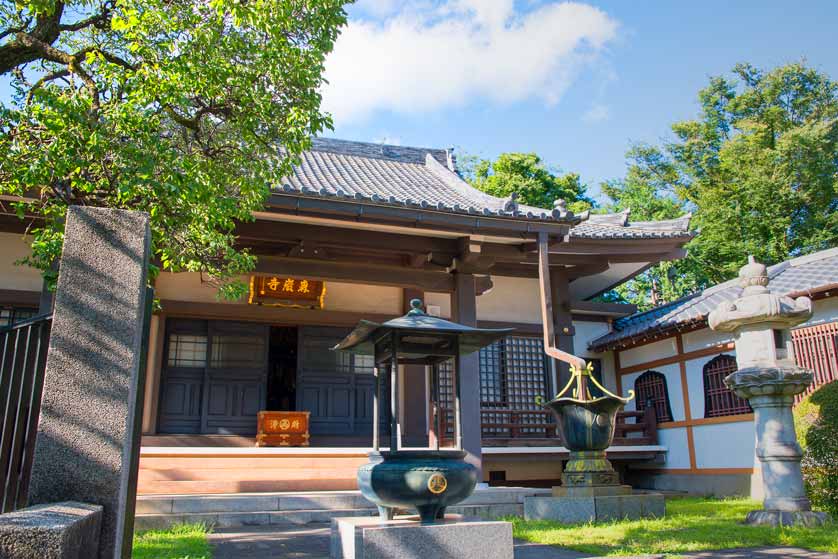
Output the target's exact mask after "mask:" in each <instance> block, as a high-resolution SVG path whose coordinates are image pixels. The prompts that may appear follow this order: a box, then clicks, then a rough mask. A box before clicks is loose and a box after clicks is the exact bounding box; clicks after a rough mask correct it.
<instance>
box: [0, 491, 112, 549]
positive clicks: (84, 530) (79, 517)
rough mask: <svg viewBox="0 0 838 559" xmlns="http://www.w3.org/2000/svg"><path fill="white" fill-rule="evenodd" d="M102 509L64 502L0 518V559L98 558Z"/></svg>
mask: <svg viewBox="0 0 838 559" xmlns="http://www.w3.org/2000/svg"><path fill="white" fill-rule="evenodd" d="M101 531H102V507H101V506H98V505H88V504H84V503H74V502H64V503H55V504H52V505H37V506H34V507H29V508H26V509H22V510H19V511H17V512H11V513H7V514H3V515H0V557H2V558H3V559H90V558H91V557H97V556H98V555H99V536H100V533H101Z"/></svg>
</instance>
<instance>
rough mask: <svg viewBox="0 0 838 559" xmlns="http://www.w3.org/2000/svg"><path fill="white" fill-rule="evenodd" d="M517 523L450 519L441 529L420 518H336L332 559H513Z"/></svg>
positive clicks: (332, 541) (333, 524)
mask: <svg viewBox="0 0 838 559" xmlns="http://www.w3.org/2000/svg"><path fill="white" fill-rule="evenodd" d="M512 553H513V549H512V524H511V523H509V522H500V521H484V520H478V519H469V518H464V517H460V516H457V515H447V516H446V519H445V521H443V522H440V523H437V524H421V523H419V521H418V517H416V516H412V517H397V518H396V519H394V520H391V521H389V522H381V521H380V520H379V519H378V518H336V519H334V520H333V521H332V540H331V558H332V559H392V558H394V557H398V558H399V559H430V558H437V557H439V558H442V557H445V558H446V559H512V556H513V555H512Z"/></svg>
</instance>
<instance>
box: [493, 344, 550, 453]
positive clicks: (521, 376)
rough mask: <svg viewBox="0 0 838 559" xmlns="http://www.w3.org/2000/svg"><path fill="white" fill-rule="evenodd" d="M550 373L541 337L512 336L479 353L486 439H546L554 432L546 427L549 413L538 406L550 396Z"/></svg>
mask: <svg viewBox="0 0 838 559" xmlns="http://www.w3.org/2000/svg"><path fill="white" fill-rule="evenodd" d="M548 371H549V368H548V366H547V361H546V359H545V356H544V351H543V347H542V342H541V339H540V338H528V337H522V336H509V337H507V338H505V339H504V340H501V341H498V342H495V343H494V344H492V345H491V346H488V347H485V348H483V349H482V350H480V396H481V407H482V409H481V419H482V423H483V436H484V437H501V438H511V437H518V436H525V437H526V436H528V437H533V436H538V437H544V436H547V431H548V430H549V431H552V429H545V427H544V424H545V422H548V423H549V422H551V421H552V420H551V417H550V414H548V413H544V412H543V410H542V409H541V407H540V406H539V405H538V404H536V398H537V397H538V396H541V397H543V398H549V396H550V394H549V392H550V383H549V380H548ZM536 424H538V425H540V426H538V427H527V425H536Z"/></svg>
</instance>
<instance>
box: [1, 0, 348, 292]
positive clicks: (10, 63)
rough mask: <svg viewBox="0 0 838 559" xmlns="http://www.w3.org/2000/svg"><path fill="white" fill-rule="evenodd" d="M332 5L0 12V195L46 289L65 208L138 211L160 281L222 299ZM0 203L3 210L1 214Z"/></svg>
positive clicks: (298, 108)
mask: <svg viewBox="0 0 838 559" xmlns="http://www.w3.org/2000/svg"><path fill="white" fill-rule="evenodd" d="M345 20H346V15H345V13H344V11H343V7H342V2H340V1H338V0H308V1H307V0H283V1H276V0H251V1H248V2H239V1H235V0H209V1H204V0H184V1H178V2H170V1H168V0H67V1H63V2H62V1H58V0H29V1H23V0H0V22H2V23H0V26H1V27H0V74H6V75H8V77H9V79H10V80H11V83H12V86H13V88H14V91H15V93H14V95H13V98H12V99H11V100H7V101H6V102H2V101H0V153H2V155H3V157H2V158H0V194H2V195H6V196H12V197H17V198H18V199H22V200H23V201H20V202H17V203H15V204H14V206H15V208H16V211H17V212H18V214H19V215H21V216H23V215H24V214H28V215H35V216H38V217H39V218H40V219H39V220H38V221H36V222H35V223H36V225H35V226H34V227H33V229H32V230H31V231H30V232H31V233H32V235H33V238H34V240H33V243H32V249H33V252H32V256H31V257H30V258H29V259H28V263H29V264H31V265H34V266H36V267H39V268H41V269H42V270H44V271H45V273H46V274H47V275H49V270H50V265H51V263H52V262H53V261H54V260H55V259H56V258H57V257H58V255H59V254H60V251H61V244H62V240H63V225H62V224H63V217H64V215H65V212H66V209H67V206H68V205H70V204H82V205H95V206H107V207H114V208H124V209H135V210H144V211H147V212H148V213H149V214H150V215H151V227H152V237H153V240H152V242H153V254H154V255H155V258H156V261H157V262H158V263H159V264H160V265H162V267H163V268H164V269H169V270H172V271H183V270H187V271H202V272H206V273H207V274H208V275H209V276H210V277H211V278H213V279H214V280H215V281H216V283H217V284H218V285H219V287H221V292H222V294H223V295H225V296H228V297H236V296H238V295H240V294H241V293H242V290H243V288H244V286H243V284H242V283H241V282H239V281H236V278H237V277H238V275H239V274H241V273H243V272H246V271H248V270H250V269H252V267H253V264H254V257H253V256H252V255H251V254H249V253H248V252H247V251H246V250H243V249H241V248H239V247H237V246H236V243H235V236H234V227H235V224H236V222H237V221H242V220H250V219H252V214H253V212H254V211H255V210H259V209H261V208H263V205H264V202H265V199H266V197H267V195H268V193H269V187H270V185H271V184H274V183H275V181H276V180H277V179H278V177H280V176H282V175H284V174H286V173H287V172H289V171H290V169H291V166H292V165H293V163H294V161H295V159H296V157H298V156H299V154H300V153H301V152H302V151H303V150H304V149H306V148H307V147H308V145H309V143H310V137H311V136H312V135H314V134H317V133H319V132H321V131H322V130H324V129H326V128H329V127H331V120H330V118H329V116H328V115H324V114H322V113H321V112H320V94H319V93H318V88H319V87H320V86H321V84H322V83H323V79H322V72H323V64H324V59H325V56H326V54H327V53H328V52H329V51H330V50H331V49H332V46H333V44H334V41H335V39H336V37H337V33H338V31H339V29H340V27H341V26H342V25H343V24H344V23H345ZM4 203H7V202H4Z"/></svg>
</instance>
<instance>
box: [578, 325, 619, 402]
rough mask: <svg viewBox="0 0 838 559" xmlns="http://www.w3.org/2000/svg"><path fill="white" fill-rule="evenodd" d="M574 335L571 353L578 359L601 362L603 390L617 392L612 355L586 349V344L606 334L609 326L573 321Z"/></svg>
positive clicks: (607, 352) (608, 352)
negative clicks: (592, 359)
mask: <svg viewBox="0 0 838 559" xmlns="http://www.w3.org/2000/svg"><path fill="white" fill-rule="evenodd" d="M573 326H574V328H575V330H576V335H575V336H574V337H573V352H574V353H575V354H576V355H578V356H579V357H585V358H594V359H599V360H600V361H602V382H603V384H604V385H605V388H607V389H608V390H611V391H614V390H617V380H616V378H617V376H616V374H615V371H614V354H613V353H612V352H610V351H606V352H603V353H594V352H592V351H590V350H589V349H588V342H589V341H591V340H593V339H595V338H598V337H600V336H602V335H603V334H606V333H607V332H608V331H609V329H610V326H609V325H608V323H607V322H590V321H585V320H574V321H573Z"/></svg>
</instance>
